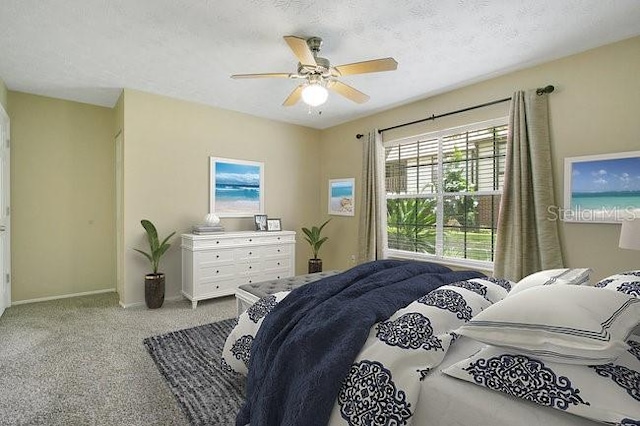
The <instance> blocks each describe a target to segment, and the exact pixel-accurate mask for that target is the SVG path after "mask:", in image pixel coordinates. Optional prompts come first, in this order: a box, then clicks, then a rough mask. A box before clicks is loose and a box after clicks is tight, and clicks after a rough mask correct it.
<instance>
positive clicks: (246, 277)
mask: <svg viewBox="0 0 640 426" xmlns="http://www.w3.org/2000/svg"><path fill="white" fill-rule="evenodd" d="M295 244H296V233H295V232H294V231H277V232H254V231H246V232H224V233H220V234H211V235H194V234H183V235H182V294H183V295H184V296H185V297H186V298H188V299H189V300H191V303H192V306H193V309H195V308H196V306H197V304H198V300H204V299H211V298H213V297H220V296H227V295H231V294H234V293H235V292H236V289H237V288H238V286H241V285H243V284H251V283H256V282H260V281H266V280H273V279H280V278H286V277H292V276H293V275H295Z"/></svg>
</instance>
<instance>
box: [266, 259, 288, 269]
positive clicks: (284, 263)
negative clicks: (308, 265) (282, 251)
mask: <svg viewBox="0 0 640 426" xmlns="http://www.w3.org/2000/svg"><path fill="white" fill-rule="evenodd" d="M290 266H291V262H290V261H289V258H287V257H283V258H281V259H265V260H264V261H263V262H262V270H263V271H265V272H267V271H273V270H276V269H283V270H287V269H289V267H290Z"/></svg>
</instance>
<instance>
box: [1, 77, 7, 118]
mask: <svg viewBox="0 0 640 426" xmlns="http://www.w3.org/2000/svg"><path fill="white" fill-rule="evenodd" d="M0 105H2V108H4V110H5V111H6V110H7V85H6V84H4V80H2V79H1V78H0Z"/></svg>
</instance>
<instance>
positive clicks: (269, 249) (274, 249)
mask: <svg viewBox="0 0 640 426" xmlns="http://www.w3.org/2000/svg"><path fill="white" fill-rule="evenodd" d="M291 249H292V246H290V245H275V246H266V247H262V256H263V257H264V258H270V257H288V256H289V255H290V254H291Z"/></svg>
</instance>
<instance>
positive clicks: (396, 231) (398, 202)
mask: <svg viewBox="0 0 640 426" xmlns="http://www.w3.org/2000/svg"><path fill="white" fill-rule="evenodd" d="M435 228H436V200H435V199H428V198H422V199H416V198H400V199H389V200H387V234H388V238H389V248H392V249H397V250H408V251H414V252H417V253H431V254H435V249H436V230H435Z"/></svg>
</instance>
